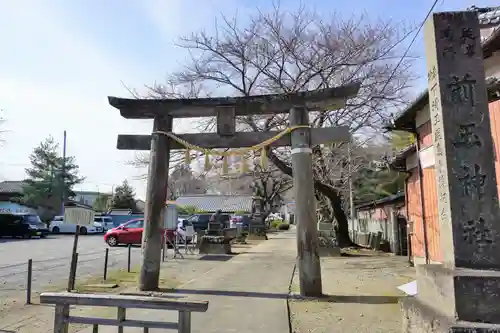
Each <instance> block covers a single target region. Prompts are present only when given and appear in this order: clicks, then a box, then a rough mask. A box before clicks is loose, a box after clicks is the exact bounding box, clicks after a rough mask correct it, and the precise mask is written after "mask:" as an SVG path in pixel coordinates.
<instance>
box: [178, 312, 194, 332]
mask: <svg viewBox="0 0 500 333" xmlns="http://www.w3.org/2000/svg"><path fill="white" fill-rule="evenodd" d="M178 332H179V333H191V312H189V311H179V330H178Z"/></svg>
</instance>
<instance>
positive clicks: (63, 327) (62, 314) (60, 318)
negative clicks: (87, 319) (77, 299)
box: [54, 304, 69, 333]
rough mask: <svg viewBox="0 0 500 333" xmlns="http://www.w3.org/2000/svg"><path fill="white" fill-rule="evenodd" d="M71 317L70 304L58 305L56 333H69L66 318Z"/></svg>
mask: <svg viewBox="0 0 500 333" xmlns="http://www.w3.org/2000/svg"><path fill="white" fill-rule="evenodd" d="M68 316H69V305H68V304H56V308H55V315H54V333H68V323H67V322H66V318H68Z"/></svg>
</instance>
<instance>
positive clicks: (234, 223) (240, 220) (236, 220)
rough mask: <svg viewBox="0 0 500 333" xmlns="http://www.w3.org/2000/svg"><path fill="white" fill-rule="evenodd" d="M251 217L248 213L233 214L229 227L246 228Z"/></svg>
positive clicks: (250, 221)
mask: <svg viewBox="0 0 500 333" xmlns="http://www.w3.org/2000/svg"><path fill="white" fill-rule="evenodd" d="M251 223H252V219H251V218H250V215H233V216H232V217H231V221H230V222H229V227H230V228H243V230H248V228H249V226H250V224H251Z"/></svg>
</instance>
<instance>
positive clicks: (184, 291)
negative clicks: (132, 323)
mask: <svg viewBox="0 0 500 333" xmlns="http://www.w3.org/2000/svg"><path fill="white" fill-rule="evenodd" d="M159 291H160V292H164V293H178V294H185V295H210V296H229V297H251V298H271V299H287V298H288V294H279V293H261V292H252V291H230V290H210V289H203V290H201V289H200V290H198V289H160V290H159Z"/></svg>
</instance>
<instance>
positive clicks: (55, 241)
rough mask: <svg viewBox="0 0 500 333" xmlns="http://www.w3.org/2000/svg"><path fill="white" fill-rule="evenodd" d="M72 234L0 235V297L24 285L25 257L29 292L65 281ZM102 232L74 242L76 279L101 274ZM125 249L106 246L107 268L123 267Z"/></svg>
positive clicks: (135, 252) (136, 252)
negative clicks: (30, 262) (30, 270)
mask: <svg viewBox="0 0 500 333" xmlns="http://www.w3.org/2000/svg"><path fill="white" fill-rule="evenodd" d="M73 238H74V236H73V235H49V236H48V237H47V238H45V239H38V238H33V239H9V238H1V239H0V298H2V297H8V296H9V295H13V294H15V293H16V292H17V293H19V292H20V291H22V290H25V289H26V277H27V266H28V260H29V259H32V260H33V280H32V281H33V282H32V289H33V292H40V291H42V290H43V289H44V288H46V287H47V286H49V285H56V286H59V285H62V286H64V285H66V283H67V280H68V274H69V267H70V261H71V251H72V248H73ZM106 247H108V246H107V245H106V244H105V243H104V240H103V236H102V235H85V236H80V237H79V242H78V270H77V281H78V280H79V279H85V278H86V277H89V276H91V275H97V274H102V272H103V268H104V256H105V249H106ZM127 253H128V249H127V248H126V247H115V248H110V250H109V260H108V269H117V268H124V269H126V268H127V257H128V255H127ZM131 254H132V255H131V264H132V265H131V266H132V267H133V266H135V265H137V264H139V259H140V248H139V247H132V252H131Z"/></svg>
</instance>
